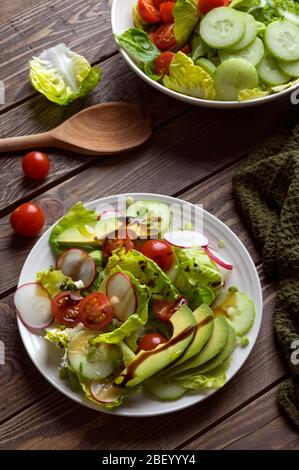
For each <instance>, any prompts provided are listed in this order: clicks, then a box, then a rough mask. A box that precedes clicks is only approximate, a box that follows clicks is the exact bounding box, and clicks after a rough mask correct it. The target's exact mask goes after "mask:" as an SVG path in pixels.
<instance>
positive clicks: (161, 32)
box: [116, 0, 299, 101]
mask: <svg viewBox="0 0 299 470" xmlns="http://www.w3.org/2000/svg"><path fill="white" fill-rule="evenodd" d="M132 16H133V23H134V27H133V28H130V29H128V30H127V31H125V32H124V33H123V34H121V35H118V36H116V40H117V42H118V44H119V46H120V47H121V48H122V49H123V50H124V51H125V52H126V53H127V54H128V55H129V56H130V57H131V58H132V60H133V61H134V62H135V63H136V65H138V67H139V68H140V69H142V70H143V72H144V73H145V74H146V75H148V76H149V77H150V78H151V79H152V80H155V81H158V82H160V83H161V84H162V85H164V86H165V87H166V88H169V89H171V90H174V91H176V92H178V93H181V94H184V95H188V96H192V97H196V98H201V99H206V100H222V101H243V100H251V99H256V98H262V97H265V96H268V95H270V94H273V93H278V92H280V91H283V90H285V89H287V88H289V87H291V86H293V85H294V84H296V83H297V82H298V83H299V2H298V1H297V0H231V1H230V0H137V3H136V4H135V5H134V9H133V11H132Z"/></svg>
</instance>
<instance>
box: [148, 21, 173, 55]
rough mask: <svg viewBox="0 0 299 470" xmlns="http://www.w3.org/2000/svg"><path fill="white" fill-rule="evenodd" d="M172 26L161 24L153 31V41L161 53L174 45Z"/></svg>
mask: <svg viewBox="0 0 299 470" xmlns="http://www.w3.org/2000/svg"><path fill="white" fill-rule="evenodd" d="M173 28H174V25H173V23H172V24H162V25H161V26H159V28H158V29H157V30H156V31H155V33H154V36H153V40H154V43H155V44H156V46H157V47H158V48H159V49H161V51H166V50H167V49H171V48H172V47H173V46H175V44H176V39H175V37H174V31H173Z"/></svg>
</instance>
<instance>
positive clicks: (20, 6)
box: [0, 0, 47, 24]
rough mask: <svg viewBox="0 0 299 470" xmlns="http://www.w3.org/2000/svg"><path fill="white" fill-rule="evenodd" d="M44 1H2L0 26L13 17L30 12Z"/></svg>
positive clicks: (44, 0)
mask: <svg viewBox="0 0 299 470" xmlns="http://www.w3.org/2000/svg"><path fill="white" fill-rule="evenodd" d="M46 1H47V0H14V1H13V2H11V1H3V0H2V2H1V17H0V24H1V23H5V22H7V21H9V20H11V19H12V18H14V17H15V16H19V15H21V14H22V13H24V12H25V11H28V10H31V9H32V8H34V7H36V6H37V5H41V4H42V3H45V2H46Z"/></svg>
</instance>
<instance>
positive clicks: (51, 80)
mask: <svg viewBox="0 0 299 470" xmlns="http://www.w3.org/2000/svg"><path fill="white" fill-rule="evenodd" d="M29 65H30V75H29V77H30V81H31V84H32V86H33V87H34V88H35V89H36V90H37V91H39V92H40V93H42V94H43V95H44V96H45V97H46V98H48V100H50V101H53V102H54V103H58V104H60V105H67V104H69V103H70V102H71V101H74V100H76V99H77V98H80V97H82V96H85V95H87V93H89V92H90V91H91V90H92V89H93V88H94V87H95V86H96V85H97V84H98V83H99V81H100V78H101V70H100V68H99V67H98V66H94V67H91V65H90V64H89V62H88V61H87V60H86V59H85V57H83V56H81V55H79V54H77V53H76V52H73V51H71V50H70V49H69V48H68V47H67V46H66V45H65V44H58V45H57V46H55V47H51V48H50V49H47V50H45V51H43V52H42V53H41V54H40V56H38V57H33V58H32V59H31V61H30V62H29Z"/></svg>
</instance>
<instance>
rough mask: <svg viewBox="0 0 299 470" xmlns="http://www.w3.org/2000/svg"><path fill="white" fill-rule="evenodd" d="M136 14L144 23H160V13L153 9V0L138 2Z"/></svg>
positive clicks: (140, 0)
mask: <svg viewBox="0 0 299 470" xmlns="http://www.w3.org/2000/svg"><path fill="white" fill-rule="evenodd" d="M138 12H139V14H140V16H141V18H142V19H143V20H144V21H145V22H146V23H158V21H160V12H159V10H157V8H155V7H154V4H153V0H138Z"/></svg>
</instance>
